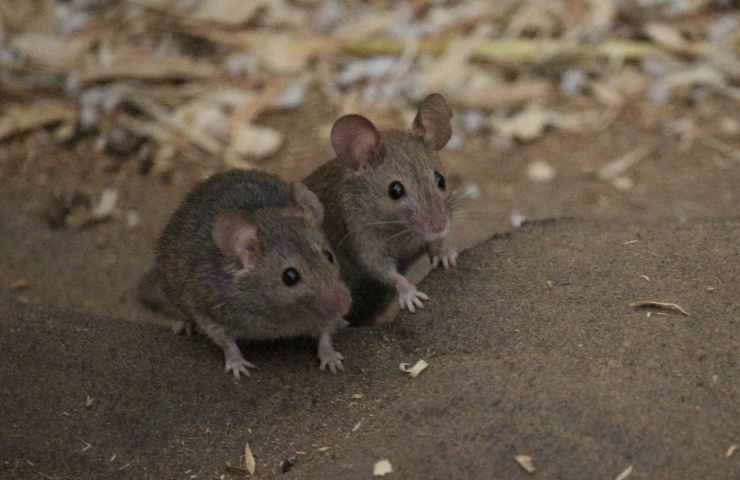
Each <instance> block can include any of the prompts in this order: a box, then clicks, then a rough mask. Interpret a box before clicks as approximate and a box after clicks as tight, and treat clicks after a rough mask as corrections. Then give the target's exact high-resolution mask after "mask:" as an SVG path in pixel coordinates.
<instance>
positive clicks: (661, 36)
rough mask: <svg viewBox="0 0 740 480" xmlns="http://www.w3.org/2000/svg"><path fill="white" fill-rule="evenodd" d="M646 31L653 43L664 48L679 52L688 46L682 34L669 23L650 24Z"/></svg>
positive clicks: (646, 26)
mask: <svg viewBox="0 0 740 480" xmlns="http://www.w3.org/2000/svg"><path fill="white" fill-rule="evenodd" d="M644 30H645V33H646V34H647V36H648V37H650V39H651V40H652V41H654V42H655V43H657V44H658V45H661V46H663V47H667V48H669V49H676V50H679V49H682V48H684V47H685V46H686V39H685V38H683V35H681V32H679V31H678V30H676V29H675V28H674V27H672V26H671V25H668V24H667V23H658V22H652V23H648V24H647V25H645V27H644Z"/></svg>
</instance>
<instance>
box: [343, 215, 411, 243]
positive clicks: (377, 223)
mask: <svg viewBox="0 0 740 480" xmlns="http://www.w3.org/2000/svg"><path fill="white" fill-rule="evenodd" d="M404 223H405V222H402V221H401V220H387V221H382V222H370V223H366V224H364V225H360V227H358V228H356V229H354V230H350V231H349V232H347V234H346V235H345V236H344V237H342V239H341V240H339V245H342V244H343V243H344V242H345V240H347V239H348V238H349V237H350V236H352V235H354V234H356V233H360V232H361V231H363V230H365V229H367V228H370V227H375V226H378V225H402V224H404ZM339 245H338V246H339Z"/></svg>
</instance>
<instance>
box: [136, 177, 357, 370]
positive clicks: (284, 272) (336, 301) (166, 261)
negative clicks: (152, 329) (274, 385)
mask: <svg viewBox="0 0 740 480" xmlns="http://www.w3.org/2000/svg"><path fill="white" fill-rule="evenodd" d="M323 216H324V211H323V207H322V205H321V203H320V201H319V200H318V198H317V197H316V195H314V194H313V193H312V192H311V191H310V190H308V189H307V188H306V187H305V186H304V185H303V184H302V183H300V182H296V183H292V184H288V183H286V182H284V181H282V180H281V179H279V178H278V177H276V176H274V175H271V174H268V173H264V172H259V171H242V170H232V171H229V172H226V173H222V174H216V175H214V176H212V177H211V178H209V179H208V180H206V181H205V182H203V183H201V184H199V185H198V186H196V187H195V188H194V189H193V190H192V191H191V192H190V193H189V194H188V196H187V197H186V199H185V201H184V202H183V204H182V205H181V206H180V207H179V208H178V209H177V210H176V211H175V213H174V214H173V215H172V218H171V219H170V221H169V223H168V224H167V226H166V228H165V229H164V232H163V233H162V236H161V238H160V241H159V245H158V254H157V258H156V264H155V267H154V268H153V269H152V270H151V271H150V272H149V273H148V274H147V275H146V277H145V279H144V281H143V282H142V284H141V290H140V294H141V297H142V300H143V301H144V303H145V304H147V305H149V306H165V307H166V306H167V305H166V302H169V308H170V309H172V307H174V309H176V311H178V312H179V314H180V317H181V318H183V319H184V322H185V323H184V326H185V327H186V328H187V330H188V332H189V331H190V330H191V327H192V325H193V323H194V324H195V325H196V326H197V327H198V328H199V329H200V330H201V331H202V332H203V333H205V334H206V335H207V336H208V337H209V338H210V339H211V340H213V342H215V343H216V344H217V345H218V346H219V347H221V349H223V352H224V358H225V370H226V372H227V373H228V372H233V374H234V377H236V378H239V375H240V374H245V375H249V372H248V370H247V368H254V365H253V364H252V363H250V362H248V361H247V360H245V359H244V357H243V356H242V353H241V351H240V349H239V346H238V345H237V343H236V339H238V338H244V339H250V340H260V339H274V338H280V337H293V336H299V335H309V336H313V337H316V338H318V356H319V359H320V366H321V369H322V370H324V369H325V368H326V367H328V368H329V370H330V371H331V372H332V373H334V372H336V370H343V364H342V360H343V356H342V355H341V354H340V353H339V352H337V351H335V350H334V347H333V345H332V335H333V334H334V333H335V332H336V330H337V329H339V328H341V327H342V326H344V325H346V324H347V322H346V321H345V320H343V319H342V317H343V316H344V315H345V314H347V312H348V311H349V309H350V305H351V297H350V293H349V290H348V289H347V287H346V286H345V284H344V283H343V282H342V280H341V278H340V272H339V267H338V264H337V260H336V259H335V254H334V251H333V249H332V247H331V246H330V244H329V242H328V240H327V238H326V237H325V235H324V234H323V232H322V230H321V228H320V226H321V223H322V220H323ZM160 293H161V294H163V296H164V298H162V296H161V295H160Z"/></svg>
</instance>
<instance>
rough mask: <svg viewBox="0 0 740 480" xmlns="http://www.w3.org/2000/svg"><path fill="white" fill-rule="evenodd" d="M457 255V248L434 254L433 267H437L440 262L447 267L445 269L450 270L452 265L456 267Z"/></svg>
mask: <svg viewBox="0 0 740 480" xmlns="http://www.w3.org/2000/svg"><path fill="white" fill-rule="evenodd" d="M457 255H458V253H457V251H456V250H448V251H446V252H444V253H440V254H439V255H432V268H437V267H438V266H439V264H440V263H441V264H442V266H443V267H445V270H448V269H449V268H450V267H456V266H457Z"/></svg>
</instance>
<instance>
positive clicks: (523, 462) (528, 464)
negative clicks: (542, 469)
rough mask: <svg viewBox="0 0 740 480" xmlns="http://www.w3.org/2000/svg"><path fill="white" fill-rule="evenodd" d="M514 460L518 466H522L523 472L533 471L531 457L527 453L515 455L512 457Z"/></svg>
mask: <svg viewBox="0 0 740 480" xmlns="http://www.w3.org/2000/svg"><path fill="white" fill-rule="evenodd" d="M514 460H516V463H518V464H519V466H520V467H522V468H523V469H524V471H525V472H527V473H534V472H535V470H536V469H535V468H534V463H533V462H532V457H530V456H529V455H517V456H516V457H514Z"/></svg>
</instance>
